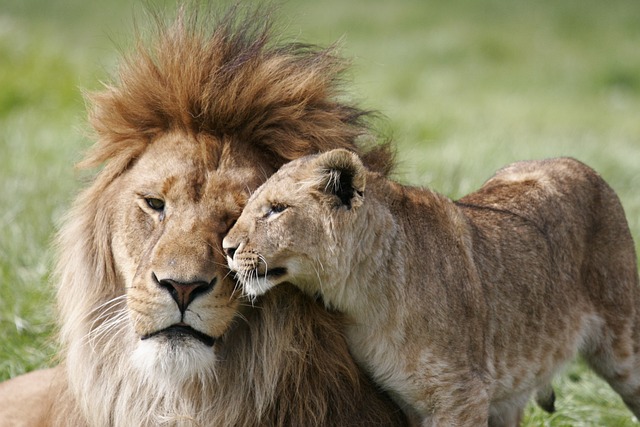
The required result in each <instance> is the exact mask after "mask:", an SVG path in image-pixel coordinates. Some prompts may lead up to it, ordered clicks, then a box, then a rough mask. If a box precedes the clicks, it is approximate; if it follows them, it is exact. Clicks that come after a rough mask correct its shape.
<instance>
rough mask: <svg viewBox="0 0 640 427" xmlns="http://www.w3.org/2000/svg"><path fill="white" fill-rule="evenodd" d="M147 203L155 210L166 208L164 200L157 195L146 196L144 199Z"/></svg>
mask: <svg viewBox="0 0 640 427" xmlns="http://www.w3.org/2000/svg"><path fill="white" fill-rule="evenodd" d="M144 201H145V202H147V205H149V207H150V208H151V209H153V210H154V211H162V210H163V209H164V200H162V199H156V198H155V197H146V198H145V199H144Z"/></svg>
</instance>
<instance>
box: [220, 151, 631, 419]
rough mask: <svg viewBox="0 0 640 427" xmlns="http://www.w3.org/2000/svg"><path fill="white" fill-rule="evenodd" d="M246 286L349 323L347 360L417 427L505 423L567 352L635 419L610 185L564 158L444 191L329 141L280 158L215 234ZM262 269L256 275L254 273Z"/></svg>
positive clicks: (546, 384)
mask: <svg viewBox="0 0 640 427" xmlns="http://www.w3.org/2000/svg"><path fill="white" fill-rule="evenodd" d="M223 248H224V249H225V251H226V254H227V261H228V263H229V266H230V268H231V269H232V270H233V271H234V272H235V274H236V277H238V279H239V281H240V282H241V283H242V285H243V289H244V290H245V292H247V293H249V294H250V295H252V296H253V297H255V296H257V295H262V294H264V292H265V291H267V290H268V289H272V290H270V291H269V292H267V293H266V294H265V295H269V293H270V292H274V291H276V290H278V289H279V286H280V284H281V283H290V284H294V285H295V286H297V287H299V288H300V289H301V290H303V291H304V292H306V293H308V294H311V295H320V296H321V297H322V298H323V300H324V302H325V303H326V304H327V306H329V307H331V308H334V309H337V310H338V311H340V312H343V313H344V314H345V315H346V316H347V317H348V318H350V319H351V323H350V324H349V325H348V326H347V333H346V334H347V340H348V342H349V347H350V349H351V352H352V354H353V355H354V357H355V359H356V360H357V361H358V362H359V363H360V364H361V365H362V366H365V367H366V368H367V370H368V371H369V372H370V373H371V375H372V377H373V378H374V380H375V381H376V382H377V383H378V384H380V385H381V386H382V387H383V388H384V389H386V390H389V391H390V393H391V395H392V396H394V398H395V399H396V400H397V402H398V403H399V404H400V405H401V406H403V407H405V408H407V409H408V411H409V412H410V413H412V415H413V416H415V417H417V418H419V419H421V420H422V423H423V425H425V426H431V425H437V426H449V425H451V426H454V425H455V426H486V425H490V426H515V425H518V424H519V422H520V420H521V417H522V414H523V411H524V407H525V405H526V403H527V401H528V399H529V398H530V396H531V395H532V394H534V393H537V400H538V402H539V404H540V405H541V406H542V407H543V408H545V409H546V410H549V411H552V410H553V409H554V393H553V389H552V388H551V386H550V384H551V380H552V378H553V376H554V375H555V374H556V373H557V372H558V371H559V370H560V369H561V368H562V366H564V364H566V363H567V362H568V361H570V360H571V359H572V358H574V357H575V356H576V354H580V355H581V356H582V357H583V358H584V360H585V361H586V363H587V364H588V365H589V366H590V367H591V368H592V369H593V370H594V371H595V372H596V373H597V374H599V375H600V376H601V377H603V378H604V379H605V380H606V381H607V382H608V383H609V384H610V386H611V387H612V388H613V389H614V390H615V391H616V392H617V393H618V394H619V395H620V396H621V397H622V399H623V401H624V402H625V403H626V405H627V406H628V408H629V409H630V410H631V411H632V412H633V413H634V414H635V416H636V417H640V286H639V283H638V269H637V258H636V253H635V246H634V242H633V239H632V236H631V232H630V230H629V226H628V224H627V220H626V218H625V214H624V210H623V208H622V205H621V203H620V200H619V199H618V197H617V195H616V194H615V192H614V191H613V189H611V187H610V186H609V185H607V183H606V182H605V181H604V180H603V179H602V178H601V177H600V176H599V175H598V174H597V173H596V172H595V171H593V170H592V169H591V168H589V167H588V166H586V165H584V164H583V163H581V162H579V161H577V160H575V159H571V158H558V159H548V160H541V161H530V162H519V163H515V164H512V165H510V166H507V167H505V168H503V169H501V170H500V171H498V172H497V173H496V174H495V175H494V176H493V177H492V178H491V179H489V180H488V181H487V182H486V183H485V184H484V185H483V186H482V187H481V188H480V189H479V190H478V191H476V192H473V193H471V194H469V195H467V196H465V197H463V198H462V199H460V200H458V201H452V200H450V199H449V198H447V197H445V196H443V195H441V194H438V193H436V192H434V191H431V190H429V189H425V188H417V187H409V186H403V185H401V184H398V183H396V182H394V181H391V180H389V179H388V178H386V177H384V176H381V175H380V174H378V173H376V172H372V171H368V170H367V169H366V167H365V166H364V165H363V164H362V162H361V161H360V159H359V158H358V156H357V155H356V154H354V153H352V152H349V151H346V150H332V151H330V152H325V153H320V154H317V155H313V156H307V157H304V158H301V159H297V160H294V161H292V162H291V163H289V164H286V165H284V166H283V167H282V168H281V169H280V170H279V171H278V172H276V173H275V174H274V175H272V176H271V177H270V178H269V180H267V182H266V183H264V184H263V185H262V186H260V187H259V188H258V189H257V190H256V191H255V192H254V193H253V194H252V196H251V198H250V199H249V201H248V202H247V204H246V206H245V208H244V210H243V212H242V214H241V216H240V218H239V219H238V220H237V222H236V223H235V225H234V226H233V228H232V229H231V230H230V231H229V233H228V234H227V235H226V237H225V239H224V240H223ZM270 271H271V272H272V273H270Z"/></svg>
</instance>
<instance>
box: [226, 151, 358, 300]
mask: <svg viewBox="0 0 640 427" xmlns="http://www.w3.org/2000/svg"><path fill="white" fill-rule="evenodd" d="M364 185H365V169H364V166H363V165H362V163H361V161H360V159H359V158H358V157H357V156H356V155H355V154H353V153H351V152H349V151H346V150H341V149H340V150H333V151H330V152H327V153H323V154H320V155H316V156H308V157H304V158H301V159H298V160H294V161H292V162H290V163H288V164H286V165H284V166H283V167H282V168H280V170H279V171H278V172H277V173H275V174H274V175H273V176H272V177H271V178H269V180H267V182H265V183H264V184H263V185H262V186H261V187H260V188H258V190H256V192H255V193H254V194H253V195H252V196H251V198H250V199H249V201H248V203H247V206H246V207H245V209H244V211H243V212H242V215H241V216H240V218H239V219H238V221H237V222H236V224H235V225H234V226H233V228H232V229H231V230H230V231H229V233H228V234H227V236H226V237H225V239H224V241H223V247H224V249H225V252H226V254H227V261H228V264H229V267H230V268H231V270H233V271H234V272H235V273H236V276H237V278H238V280H239V281H240V283H242V285H243V288H244V291H245V293H247V294H248V295H250V296H257V295H262V294H264V293H265V292H266V291H268V290H269V289H270V288H272V287H274V286H276V285H278V284H280V283H283V282H286V281H290V282H292V283H294V284H296V285H297V286H299V287H300V288H302V289H303V290H307V291H309V292H310V293H314V291H315V289H317V284H318V283H319V284H320V286H333V285H334V284H335V282H336V281H337V280H340V279H339V278H337V277H335V276H331V277H330V276H329V274H334V273H335V272H339V271H344V272H348V265H349V259H348V258H349V250H348V249H347V247H348V246H349V244H348V243H347V242H346V241H345V240H344V237H345V236H344V235H343V234H342V233H341V230H347V229H352V226H353V222H354V221H356V220H357V219H358V216H359V208H360V207H361V205H362V201H363V191H364ZM330 272H334V273H330Z"/></svg>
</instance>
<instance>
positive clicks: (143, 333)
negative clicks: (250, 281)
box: [0, 7, 406, 426]
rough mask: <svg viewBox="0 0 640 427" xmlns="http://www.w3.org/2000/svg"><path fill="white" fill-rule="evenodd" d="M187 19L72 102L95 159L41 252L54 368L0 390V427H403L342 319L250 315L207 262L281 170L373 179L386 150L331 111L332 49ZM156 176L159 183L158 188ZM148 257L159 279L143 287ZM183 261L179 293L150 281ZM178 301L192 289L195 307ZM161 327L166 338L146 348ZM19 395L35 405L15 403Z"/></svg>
mask: <svg viewBox="0 0 640 427" xmlns="http://www.w3.org/2000/svg"><path fill="white" fill-rule="evenodd" d="M195 9H197V8H194V9H193V10H192V9H189V8H183V9H181V10H180V11H179V12H178V17H177V19H176V20H175V21H174V22H170V23H166V22H165V21H164V19H163V18H162V17H160V16H158V17H156V19H155V22H156V27H155V31H153V32H152V34H151V36H150V38H149V39H148V40H145V39H144V38H143V37H142V36H141V37H140V40H138V43H137V44H136V46H137V47H136V50H135V51H134V52H132V53H131V54H130V55H128V56H127V57H125V58H124V60H123V61H122V64H121V67H120V69H119V73H118V78H117V79H115V81H114V82H112V83H110V84H107V85H106V86H105V88H104V89H103V90H101V91H99V92H96V93H91V94H88V95H87V98H88V103H89V120H90V123H91V125H92V127H93V129H94V130H95V138H96V142H95V144H94V146H93V147H92V148H91V150H90V151H89V152H88V154H87V155H86V157H85V159H84V160H83V162H81V164H80V167H84V168H97V167H99V172H98V173H97V174H96V176H95V178H94V179H93V180H92V181H91V182H90V183H89V185H88V186H87V188H86V189H84V190H83V191H82V192H81V193H80V194H79V195H78V197H77V198H76V200H75V202H74V204H73V206H72V208H71V210H70V212H69V214H68V215H67V217H66V219H65V221H64V224H63V226H62V228H61V230H60V232H59V235H58V238H57V247H56V249H57V252H58V255H59V256H58V261H57V264H56V269H55V272H54V280H55V281H56V283H57V308H58V313H59V315H58V322H59V341H60V347H61V350H60V355H59V359H60V360H61V362H60V364H59V365H58V366H57V367H55V368H53V369H51V370H48V371H45V370H43V371H36V372H34V373H32V374H29V376H26V377H18V378H16V379H13V380H10V381H8V382H5V383H3V384H1V385H0V394H2V395H3V396H8V401H10V402H15V405H10V406H11V407H5V408H2V409H0V418H2V419H4V420H11V421H9V422H13V421H15V422H16V423H15V424H13V425H16V424H17V425H19V424H20V423H26V424H27V425H52V426H59V425H73V426H107V425H109V426H133V425H135V426H158V425H171V426H211V425H216V426H305V425H326V426H336V425H340V426H351V425H353V426H356V425H361V426H369V425H385V426H386V425H404V424H405V422H406V420H405V416H404V414H403V413H402V412H401V411H400V410H399V409H398V407H397V406H396V405H395V404H394V403H393V402H392V401H391V400H390V399H389V398H388V397H387V396H386V394H384V393H383V392H381V391H380V390H378V388H377V387H376V386H375V385H374V384H373V383H372V382H371V381H370V380H369V379H368V377H366V376H365V375H364V374H363V373H362V372H361V370H360V369H359V368H358V366H357V365H356V364H355V362H354V361H353V359H352V357H351V355H350V353H349V351H348V347H347V345H346V341H345V339H344V337H343V329H344V323H345V320H344V318H343V316H341V315H340V314H338V313H335V312H331V311H327V310H326V309H325V308H324V307H323V305H322V304H321V303H320V302H318V301H316V300H315V299H313V298H309V297H307V296H306V295H304V294H303V293H301V292H299V291H298V290H297V289H296V288H294V287H283V288H282V289H281V290H280V291H278V292H273V293H271V294H270V295H268V296H266V297H265V298H261V299H259V300H256V301H254V303H253V304H248V303H247V302H246V301H245V300H243V299H242V298H241V296H240V295H239V293H237V292H235V289H234V284H233V283H231V279H230V278H229V274H228V270H227V269H226V265H225V262H224V256H223V255H220V254H221V253H222V249H221V241H222V236H223V235H224V233H225V231H226V230H228V227H229V226H230V224H231V222H232V221H233V220H234V219H235V217H237V216H238V215H239V213H240V211H241V209H242V206H243V203H244V202H245V201H246V199H247V198H248V196H249V194H250V192H251V191H253V190H254V189H255V188H257V187H258V185H259V184H260V183H261V182H263V181H264V180H265V179H266V178H267V176H268V175H269V174H271V173H273V172H274V171H275V170H277V168H278V167H279V166H280V165H282V164H284V163H286V162H287V161H289V160H291V159H294V158H297V157H300V156H303V155H306V154H311V153H316V152H322V151H326V150H329V149H333V148H339V147H342V148H347V149H350V150H353V151H355V152H359V153H361V154H362V155H363V156H365V158H366V159H367V161H368V164H369V165H370V166H371V167H372V168H375V169H377V170H379V171H381V172H382V173H387V172H389V171H390V170H391V168H392V167H393V159H392V157H393V156H392V153H391V150H390V149H389V145H388V144H387V143H382V144H373V143H370V142H372V141H374V138H373V136H372V135H370V130H369V124H368V117H369V113H368V112H366V111H363V110H361V109H359V108H357V107H355V106H353V105H350V104H348V103H347V102H345V101H344V100H345V99H346V98H345V96H344V94H343V93H342V90H341V88H340V85H339V83H340V80H341V77H340V76H341V74H342V72H343V71H344V70H345V67H346V66H345V63H344V61H343V60H342V59H341V58H339V57H338V56H337V55H336V53H335V49H334V48H328V49H319V48H316V47H313V46H308V45H301V44H299V43H291V44H283V43H280V44H276V43H274V42H273V41H272V37H271V28H270V27H271V24H269V19H268V18H265V17H264V16H263V15H262V14H261V13H259V12H251V11H243V10H242V8H240V7H236V8H233V9H232V10H231V12H229V13H227V14H224V15H221V16H218V17H216V16H215V13H213V12H211V11H205V10H203V9H200V10H195ZM160 170H166V171H169V172H168V173H167V176H164V177H156V176H155V175H154V174H157V173H159V172H158V171H160ZM183 172H184V173H183ZM172 174H173V175H172ZM154 179H155V180H156V181H157V182H156V181H154ZM234 180H235V181H234ZM150 194H151V195H150ZM152 196H153V197H152ZM165 203H166V206H167V207H166V209H164V206H165ZM171 203H173V204H171ZM187 205H188V206H193V209H190V208H185V207H184V206H187ZM163 209H164V210H163ZM180 209H182V211H180ZM196 209H199V210H197V211H196ZM160 211H162V212H160ZM176 212H183V213H184V217H183V218H180V217H179V218H176V217H175V215H176ZM187 226H189V227H190V228H183V227H187ZM171 230H173V231H171ZM170 232H171V233H173V234H172V235H173V236H175V238H174V239H173V240H171V239H169V237H165V236H167V235H169V233H170ZM195 233H200V234H197V236H196V234H195ZM184 236H189V237H190V238H188V239H181V237H184ZM165 240H167V241H173V242H176V245H182V246H179V247H178V249H176V250H175V251H174V253H173V254H172V256H166V252H167V251H171V250H172V249H171V247H169V248H162V247H160V248H158V247H156V246H154V244H155V243H154V242H163V241H165ZM196 245H200V246H197V248H198V250H199V252H198V251H193V252H190V251H189V249H190V248H195V247H196ZM163 250H164V252H163ZM173 255H176V256H175V257H173ZM163 256H166V257H165V258H164V259H163V258H162V257H163ZM192 256H193V257H192ZM150 257H155V258H153V259H163V260H164V262H163V263H157V264H156V265H155V266H154V268H155V270H149V269H148V265H151V264H152V262H154V261H153V259H151V258H150ZM195 259H198V260H201V262H200V265H198V266H197V267H198V268H200V270H201V271H200V270H199V271H200V273H202V274H205V273H206V274H209V276H208V277H207V280H206V281H205V282H202V281H201V280H198V281H197V282H196V281H194V282H193V283H195V284H193V285H189V286H190V287H189V288H188V289H187V288H184V287H181V286H182V284H184V283H183V282H184V281H183V282H180V281H176V280H173V281H172V280H165V279H163V278H162V277H157V275H156V273H157V272H158V268H165V269H166V268H169V267H171V266H172V265H173V264H174V263H176V262H177V263H178V264H181V265H182V267H183V268H184V269H187V268H192V267H194V265H195V264H196V261H194V260H195ZM158 266H159V267H158ZM147 270H149V271H150V273H149V271H147ZM140 271H147V273H145V274H141V273H140ZM200 273H198V274H200ZM158 274H159V273H158ZM181 274H182V273H181ZM183 276H184V277H185V278H186V279H185V280H190V279H189V278H190V277H191V276H189V274H188V272H187V273H184V274H183ZM194 277H195V276H194ZM212 277H213V279H212ZM170 279H172V278H171V277H170ZM189 283H191V282H189ZM201 283H205V285H206V286H204V287H203V286H202V285H201ZM194 287H199V288H200V289H204V290H201V291H199V293H198V296H197V298H195V299H193V298H191V296H193V295H195V292H194V294H190V292H191V288H194ZM185 289H187V290H185ZM145 292H146V294H147V295H148V297H147V296H145ZM190 295H191V296H190ZM147 298H148V299H147ZM172 298H173V299H175V301H176V303H177V305H176V303H174V302H173V300H172ZM192 299H193V300H192ZM186 304H191V305H189V309H188V310H185V309H183V306H184V307H186ZM178 306H179V307H182V308H181V310H182V311H179V310H178V309H177V307H178ZM192 307H193V310H192V309H191V308H192ZM155 308H157V309H158V313H159V312H160V310H162V315H160V314H157V315H156V313H154V311H153V310H154V309H155ZM196 309H197V310H199V313H198V314H197V315H192V311H195V310H196ZM190 316H191V317H190ZM180 319H183V320H180ZM184 319H187V320H184ZM203 319H205V320H206V319H211V321H212V322H213V324H210V323H208V322H207V321H205V320H203ZM184 322H190V323H189V324H188V325H187V324H185V323H184ZM171 324H172V325H173V326H172V327H174V333H173V335H171V334H169V333H167V334H164V335H162V334H160V335H154V334H155V332H156V331H157V330H158V329H159V328H160V327H162V328H164V327H168V326H170V325H171ZM158 325H159V326H158ZM154 328H155V329H154ZM195 329H198V331H196V330H195ZM176 331H177V332H176ZM189 331H191V332H189ZM203 331H204V332H203ZM198 334H199V336H205V337H206V340H205V341H210V342H209V343H208V344H207V345H203V344H202V343H201V342H200V341H198V340H197V339H194V338H193V336H195V335H198ZM161 335H162V336H161ZM141 337H142V338H141ZM211 342H213V344H212V345H209V344H211ZM29 380H33V381H31V384H32V385H33V389H29V390H28V391H25V392H24V393H22V394H20V390H26V389H25V388H24V387H23V386H24V382H25V381H27V382H29ZM20 387H23V388H20ZM38 387H39V388H38ZM13 396H17V397H15V398H14V397H13ZM5 414H6V416H5ZM34 418H38V419H37V420H34Z"/></svg>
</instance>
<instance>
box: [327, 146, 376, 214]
mask: <svg viewBox="0 0 640 427" xmlns="http://www.w3.org/2000/svg"><path fill="white" fill-rule="evenodd" d="M316 165H317V169H316V170H317V171H318V173H319V176H318V178H319V179H318V182H319V190H320V191H322V192H324V193H327V194H330V195H332V196H335V197H336V198H337V199H338V200H339V201H340V205H341V206H346V208H347V209H351V208H352V207H358V206H360V205H361V204H362V201H363V199H364V187H365V183H366V169H365V167H364V165H363V164H362V160H360V157H358V155H356V154H355V153H353V152H351V151H348V150H343V149H336V150H331V151H328V152H326V153H323V154H320V155H319V156H318V158H317V160H316Z"/></svg>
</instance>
